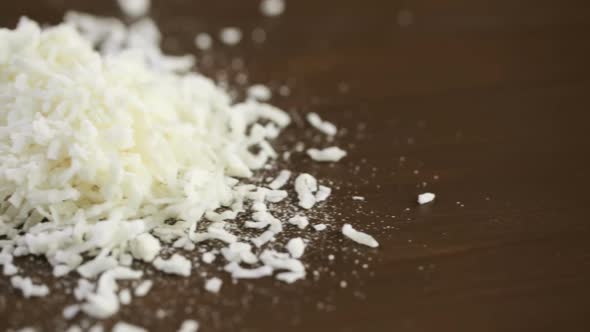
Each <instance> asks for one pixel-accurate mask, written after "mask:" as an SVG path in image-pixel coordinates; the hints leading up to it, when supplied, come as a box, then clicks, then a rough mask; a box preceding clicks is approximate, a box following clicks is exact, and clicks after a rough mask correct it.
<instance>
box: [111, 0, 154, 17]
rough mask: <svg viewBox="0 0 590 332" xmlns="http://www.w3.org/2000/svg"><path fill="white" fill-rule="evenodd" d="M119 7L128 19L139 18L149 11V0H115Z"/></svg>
mask: <svg viewBox="0 0 590 332" xmlns="http://www.w3.org/2000/svg"><path fill="white" fill-rule="evenodd" d="M117 2H118V3H119V7H120V8H121V10H122V11H123V13H125V15H127V16H129V17H140V16H144V15H146V14H147V12H148V11H149V10H150V0H117Z"/></svg>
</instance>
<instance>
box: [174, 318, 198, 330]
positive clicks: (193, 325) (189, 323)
mask: <svg viewBox="0 0 590 332" xmlns="http://www.w3.org/2000/svg"><path fill="white" fill-rule="evenodd" d="M198 330H199V322H197V321H196V320H192V319H187V320H185V321H184V322H182V325H180V329H178V332H197V331H198Z"/></svg>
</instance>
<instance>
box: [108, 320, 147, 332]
mask: <svg viewBox="0 0 590 332" xmlns="http://www.w3.org/2000/svg"><path fill="white" fill-rule="evenodd" d="M112 332H147V330H146V329H144V328H143V327H140V326H137V325H133V324H129V323H125V322H118V323H117V324H115V326H114V327H113V330H112Z"/></svg>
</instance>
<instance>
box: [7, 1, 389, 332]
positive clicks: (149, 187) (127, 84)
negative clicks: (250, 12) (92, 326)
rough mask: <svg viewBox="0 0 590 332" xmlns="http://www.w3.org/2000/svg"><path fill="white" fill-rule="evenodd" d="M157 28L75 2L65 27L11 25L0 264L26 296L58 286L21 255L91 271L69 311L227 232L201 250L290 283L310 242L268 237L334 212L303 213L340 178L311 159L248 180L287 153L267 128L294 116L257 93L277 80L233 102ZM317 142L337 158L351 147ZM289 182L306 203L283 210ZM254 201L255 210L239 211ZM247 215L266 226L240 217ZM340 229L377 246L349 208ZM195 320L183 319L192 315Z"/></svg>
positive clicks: (103, 299) (291, 192)
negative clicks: (40, 279) (329, 181)
mask: <svg viewBox="0 0 590 332" xmlns="http://www.w3.org/2000/svg"><path fill="white" fill-rule="evenodd" d="M122 8H123V6H122ZM128 10H129V9H128ZM144 11H145V9H144ZM138 12H139V13H138ZM132 14H133V16H141V14H142V10H141V7H139V9H138V6H137V4H135V7H133V9H132ZM143 14H145V13H144V12H143ZM160 42H161V35H160V32H159V29H158V28H157V26H156V25H155V23H154V22H153V21H152V20H151V19H149V18H141V19H139V20H136V21H135V23H133V24H131V25H125V24H124V23H122V22H121V21H120V20H118V19H114V18H104V17H96V16H92V15H88V14H83V13H75V12H71V13H68V14H67V15H66V17H65V23H63V24H61V25H58V26H54V27H48V28H44V29H42V28H40V26H39V25H38V24H37V23H36V22H34V21H31V20H29V19H26V18H23V19H21V21H20V22H19V24H18V26H17V27H16V29H14V30H8V29H2V30H0V196H1V198H2V200H1V201H2V202H3V203H2V204H1V205H0V246H1V251H0V265H2V268H3V274H4V275H5V276H9V277H10V278H11V284H12V286H13V287H14V288H16V289H19V290H20V291H21V292H22V294H23V296H25V297H42V296H48V295H50V294H51V289H50V288H49V287H48V286H47V285H42V284H35V283H33V282H32V281H31V279H30V278H29V277H27V276H26V275H25V274H24V271H22V270H21V269H19V268H18V267H17V266H16V265H15V264H13V257H18V256H25V255H38V256H45V257H46V259H47V261H48V262H49V263H50V264H51V265H52V267H53V275H54V276H55V277H57V278H59V277H62V276H65V275H68V274H77V275H79V277H80V279H79V281H78V285H77V287H76V288H75V289H74V290H73V296H74V298H75V300H76V304H73V305H70V306H68V307H66V308H64V310H63V316H64V318H65V319H72V318H74V317H75V316H76V315H78V313H84V314H86V315H89V316H91V317H93V318H97V319H106V318H109V317H111V316H113V315H114V314H115V313H117V311H118V310H119V308H120V306H121V305H124V304H128V303H130V302H131V301H132V297H133V296H135V297H141V296H147V295H148V294H149V291H150V288H151V287H152V284H153V282H152V281H151V280H143V281H141V282H140V283H139V284H138V286H137V287H136V288H135V289H134V290H133V292H131V291H130V290H128V289H124V290H120V289H119V288H118V286H117V282H118V281H120V280H141V279H142V277H143V272H142V271H141V270H134V269H132V268H131V264H132V263H133V261H134V260H139V261H143V262H146V263H150V264H152V265H153V267H154V268H156V269H158V270H160V271H162V272H164V273H168V274H173V275H179V276H183V277H189V276H190V275H191V273H192V272H193V270H194V267H193V266H192V265H191V261H190V260H189V259H187V258H186V257H184V256H183V254H180V253H174V254H172V255H171V256H169V255H164V256H162V255H160V254H161V251H162V248H163V247H169V246H172V247H173V248H180V249H183V250H186V251H191V250H194V249H195V248H196V247H198V246H199V245H200V244H201V243H204V242H207V241H217V242H221V243H224V247H223V248H222V249H221V250H219V251H217V252H206V253H204V254H203V255H202V260H203V261H204V262H206V263H212V262H213V261H214V260H215V259H216V257H217V256H221V257H223V259H224V260H225V263H224V264H225V266H224V270H225V271H227V273H229V274H230V275H231V277H232V278H233V279H235V280H239V279H249V278H262V277H274V278H276V279H278V280H281V281H284V282H286V283H293V282H295V281H297V280H300V279H303V278H305V277H306V269H305V265H304V264H303V263H302V261H301V258H302V257H303V256H304V254H305V248H306V246H307V245H308V243H306V241H304V240H303V239H302V238H300V237H294V238H291V239H289V240H288V241H287V244H286V246H285V247H284V250H282V251H277V250H276V249H269V248H267V245H268V244H269V243H271V242H272V241H274V240H275V238H276V237H277V236H278V235H279V234H280V233H281V232H283V229H284V228H285V227H297V228H299V229H301V230H308V229H309V230H310V231H314V232H318V231H322V230H324V229H325V228H326V225H324V224H315V225H310V221H309V220H308V218H307V217H306V211H308V210H310V209H313V208H314V206H315V205H316V204H318V203H320V202H323V201H326V200H328V199H329V196H330V194H331V191H332V190H331V188H329V187H328V186H326V185H324V184H322V183H321V181H318V180H317V179H316V178H314V177H313V176H312V175H310V174H306V173H303V174H293V173H292V172H291V171H289V170H281V171H280V172H278V173H277V174H276V177H275V178H274V179H273V180H272V181H271V182H269V183H267V184H262V185H260V184H258V185H257V184H252V183H251V182H249V181H248V180H249V179H251V178H252V177H253V176H254V175H255V173H256V172H257V171H259V170H261V169H263V168H264V167H266V166H267V165H269V164H270V163H272V162H273V160H274V159H275V158H277V157H278V156H279V153H278V152H277V151H275V150H274V149H273V147H272V146H271V144H270V142H271V141H272V140H274V139H275V138H277V137H278V136H279V135H280V133H281V130H282V129H284V128H285V127H287V126H289V124H290V122H291V118H290V116H289V115H288V114H287V113H286V112H284V111H282V110H280V109H278V108H276V107H273V106H271V105H269V104H266V103H263V102H261V101H260V100H266V99H268V97H269V96H268V95H269V90H268V88H266V87H264V86H260V85H259V86H255V87H253V88H251V89H250V91H251V93H250V94H249V96H250V97H249V98H247V99H246V100H245V101H243V102H239V103H236V102H234V101H233V100H232V98H231V97H230V95H229V94H228V93H227V92H226V91H225V90H224V89H222V88H220V87H218V86H216V84H215V83H214V82H213V81H212V80H210V79H208V78H206V77H204V76H202V75H200V74H197V73H195V72H192V71H191V70H192V69H193V66H194V64H195V59H194V57H193V56H191V55H187V56H169V55H166V54H164V53H163V52H162V50H161V48H160ZM307 120H308V122H309V123H310V125H311V126H312V127H314V128H316V129H317V130H319V131H320V132H321V133H323V134H324V135H327V136H329V137H333V136H334V135H336V133H337V128H336V126H334V125H333V124H332V123H330V122H327V121H324V120H322V119H321V118H320V117H319V116H318V115H317V114H315V113H310V114H308V115H307ZM253 151H256V152H253ZM307 154H308V156H309V157H310V158H311V159H313V160H316V161H318V162H337V161H339V160H341V159H342V158H344V157H345V156H346V151H344V150H342V149H340V148H339V147H337V146H333V147H329V148H326V149H315V148H311V149H308V150H307ZM292 179H294V181H290V180H292ZM289 183H293V184H294V185H293V186H291V185H289ZM289 196H292V197H296V202H298V203H297V204H298V207H299V212H298V213H296V214H294V215H292V216H291V217H289V218H286V219H283V220H280V219H278V218H277V217H275V216H273V214H272V213H271V211H270V209H269V204H274V203H279V202H281V201H284V200H285V199H286V198H287V197H289ZM243 216H250V218H249V219H251V220H247V221H245V222H242V221H237V219H238V218H239V217H243ZM242 219H243V218H242ZM236 223H239V224H238V225H237V227H239V228H241V229H246V230H250V231H253V232H255V233H256V235H254V236H250V235H240V234H237V233H236V232H232V230H231V229H230V227H229V226H230V225H231V226H232V227H235V226H236ZM250 233H252V232H250ZM342 234H343V236H346V237H348V238H350V239H352V240H353V241H356V242H358V243H360V244H364V245H367V246H369V247H377V246H378V243H377V241H376V240H375V239H374V238H373V237H371V236H370V235H368V234H365V233H362V232H360V231H357V230H355V229H354V228H353V227H352V226H351V225H349V224H346V225H345V226H344V227H343V228H342ZM275 248H276V247H275ZM204 287H205V289H206V290H208V291H210V292H218V291H219V290H220V289H221V287H222V281H221V279H219V278H216V277H213V278H210V279H208V280H207V281H206V283H205V285H204ZM132 293H133V294H132ZM133 328H136V327H133V326H130V325H129V324H126V323H123V322H121V323H119V324H117V325H116V326H115V329H116V330H117V329H118V331H128V330H130V329H133ZM100 329H101V326H100V325H98V326H96V331H100ZM197 329H198V323H197V322H195V321H186V322H185V323H184V324H183V326H182V329H181V330H183V331H196V330H197Z"/></svg>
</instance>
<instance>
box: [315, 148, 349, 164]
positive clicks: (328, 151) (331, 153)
mask: <svg viewBox="0 0 590 332" xmlns="http://www.w3.org/2000/svg"><path fill="white" fill-rule="evenodd" d="M307 155H308V156H309V157H310V158H311V159H313V160H315V161H321V162H337V161H340V160H341V159H342V158H344V157H345V156H346V151H344V150H342V149H341V148H339V147H337V146H332V147H329V148H325V149H323V150H318V149H309V150H307Z"/></svg>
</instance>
